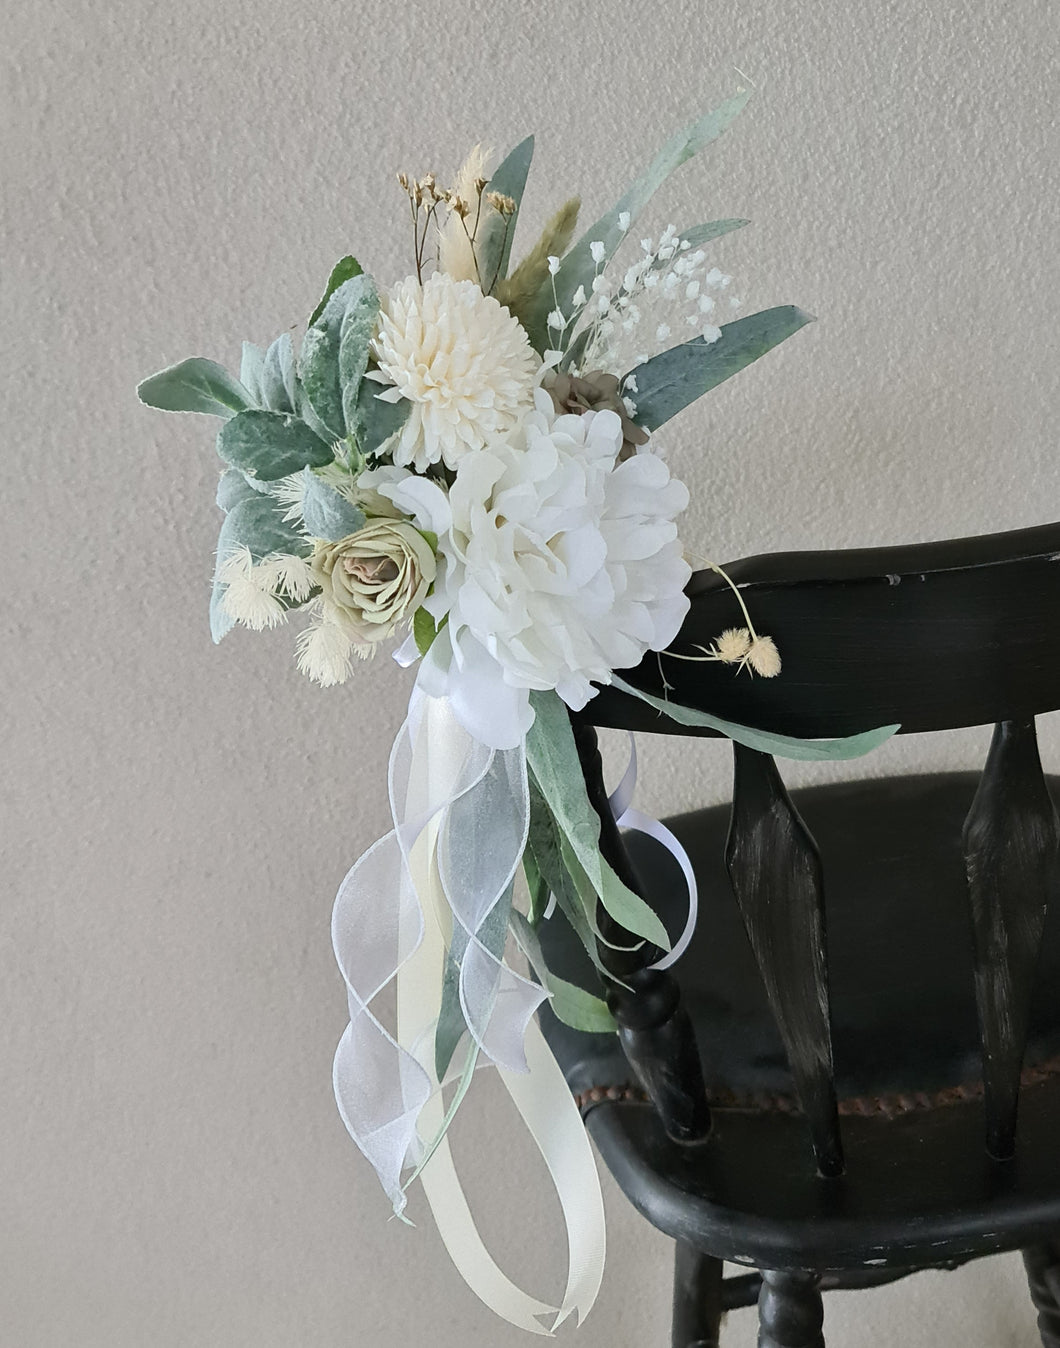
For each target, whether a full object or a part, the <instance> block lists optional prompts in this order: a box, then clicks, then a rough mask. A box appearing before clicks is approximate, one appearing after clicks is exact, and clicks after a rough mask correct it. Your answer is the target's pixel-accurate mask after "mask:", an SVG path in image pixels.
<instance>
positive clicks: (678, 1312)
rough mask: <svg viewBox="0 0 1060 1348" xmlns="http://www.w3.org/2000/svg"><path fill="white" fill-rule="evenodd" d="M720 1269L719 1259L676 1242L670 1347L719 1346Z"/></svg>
mask: <svg viewBox="0 0 1060 1348" xmlns="http://www.w3.org/2000/svg"><path fill="white" fill-rule="evenodd" d="M722 1271H723V1265H722V1261H721V1260H720V1259H716V1258H715V1257H714V1256H713V1255H710V1254H704V1253H703V1252H702V1250H697V1249H696V1248H695V1247H694V1246H692V1245H689V1244H688V1243H687V1242H686V1241H683V1240H679V1241H678V1242H677V1248H676V1250H675V1251H674V1315H673V1333H672V1335H671V1340H670V1341H671V1344H672V1348H719V1341H718V1334H719V1331H720V1328H721V1317H722V1312H723V1306H722V1292H723V1287H722V1281H723V1280H722Z"/></svg>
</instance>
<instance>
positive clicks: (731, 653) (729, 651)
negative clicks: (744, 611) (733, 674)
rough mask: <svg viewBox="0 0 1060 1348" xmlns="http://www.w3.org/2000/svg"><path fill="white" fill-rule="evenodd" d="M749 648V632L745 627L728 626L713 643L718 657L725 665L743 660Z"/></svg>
mask: <svg viewBox="0 0 1060 1348" xmlns="http://www.w3.org/2000/svg"><path fill="white" fill-rule="evenodd" d="M750 650H751V633H750V632H749V631H748V630H747V628H746V627H730V628H728V629H727V630H726V631H724V632H722V634H721V636H720V637H718V639H717V641H715V643H714V651H715V653H716V655H717V657H718V659H719V660H720V661H721V662H722V663H723V664H726V665H735V664H738V663H740V662H741V661H742V660H745V659H746V658H747V656H748V653H749V652H750Z"/></svg>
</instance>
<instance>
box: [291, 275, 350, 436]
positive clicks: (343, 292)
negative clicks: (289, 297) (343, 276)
mask: <svg viewBox="0 0 1060 1348" xmlns="http://www.w3.org/2000/svg"><path fill="white" fill-rule="evenodd" d="M362 289H363V278H362V276H361V275H358V276H354V277H352V278H351V279H350V280H348V281H343V282H342V284H341V285H340V286H338V287H337V288H336V289H335V290H334V291H333V292H332V293H331V294H330V295H329V296H328V299H327V301H326V302H325V304H324V307H323V309H322V310H321V311H320V314H319V316H318V317H317V318H316V319H314V321H313V323H312V324H310V326H309V328H308V329H307V330H306V335H305V337H304V338H303V341H302V355H301V360H300V361H299V366H300V370H301V379H302V388H303V390H304V393H305V396H306V397H307V398H308V400H309V403H310V405H311V406H312V408H313V411H314V412H315V413H316V415H317V417H318V418H319V419H320V422H321V423H322V425H324V426H326V427H327V432H328V435H329V437H330V438H331V439H333V440H341V439H342V438H343V436H344V435H345V434H346V419H345V417H344V416H343V411H342V379H341V377H340V375H339V346H340V344H341V340H342V321H343V319H344V318H345V317H346V310H347V308H348V307H349V305H350V304H351V303H356V302H357V299H358V298H359V296H360V294H361V291H362Z"/></svg>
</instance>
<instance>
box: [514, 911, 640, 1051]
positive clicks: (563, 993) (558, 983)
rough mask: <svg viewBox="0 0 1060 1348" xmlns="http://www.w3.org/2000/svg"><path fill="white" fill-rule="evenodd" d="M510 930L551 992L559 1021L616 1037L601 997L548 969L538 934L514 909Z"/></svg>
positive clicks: (611, 1017) (540, 980)
mask: <svg viewBox="0 0 1060 1348" xmlns="http://www.w3.org/2000/svg"><path fill="white" fill-rule="evenodd" d="M511 928H512V935H513V936H514V937H515V941H516V944H517V945H518V947H519V949H520V950H521V951H522V952H523V954H524V955H525V956H526V959H527V962H528V963H529V965H530V967H531V969H533V971H534V974H535V976H536V978H537V981H538V982H539V983H540V984H541V986H542V987H543V988H545V989H546V990H547V991H548V993H549V998H550V1005H551V1007H552V1012H553V1014H554V1015H555V1017H556V1019H557V1020H561V1021H562V1022H563V1024H564V1025H569V1026H570V1027H571V1029H572V1030H581V1031H583V1032H584V1033H586V1034H614V1033H615V1032H616V1031H617V1030H618V1024H617V1022H616V1021H615V1018H614V1016H612V1014H611V1012H610V1011H609V1010H608V1009H607V1003H606V1002H605V1001H604V1000H603V998H602V997H597V996H594V995H593V993H591V992H587V991H586V990H585V989H584V988H580V987H579V986H578V985H577V983H568V982H567V980H566V979H565V978H560V977H559V976H558V975H557V974H554V973H553V972H552V971H551V969H549V967H548V963H547V961H546V960H545V955H544V951H543V950H542V949H541V941H540V939H539V937H538V934H537V932H536V931H535V930H534V928H533V926H532V925H531V923H529V922H528V921H527V920H526V918H525V917H524V916H523V914H522V913H520V912H519V911H518V909H515V908H513V909H512V919H511Z"/></svg>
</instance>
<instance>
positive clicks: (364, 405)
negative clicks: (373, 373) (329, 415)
mask: <svg viewBox="0 0 1060 1348" xmlns="http://www.w3.org/2000/svg"><path fill="white" fill-rule="evenodd" d="M382 392H383V389H382V387H381V386H380V385H379V384H377V383H376V382H375V380H374V379H362V380H361V384H360V388H359V389H358V390H357V398H356V401H355V403H354V404H353V406H352V407H350V408H349V409H348V410H349V417H350V420H349V422H348V425H349V430H350V434H351V435H352V436H353V438H354V440H356V442H357V448H358V449H359V450H360V451H361V453H362V454H378V453H379V452H380V451H381V450H382V448H383V446H384V445H385V444H386V443H387V441H388V440H389V439H390V438H391V436H393V435H397V433H398V431H400V430H401V428H402V426H404V424H405V422H406V421H407V420H408V416H409V412H410V411H411V410H412V403H411V402H409V400H408V399H407V398H402V399H400V400H399V401H398V402H396V403H391V402H384V400H383V399H382V398H380V397H378V396H377V395H378V394H380V393H382Z"/></svg>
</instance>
